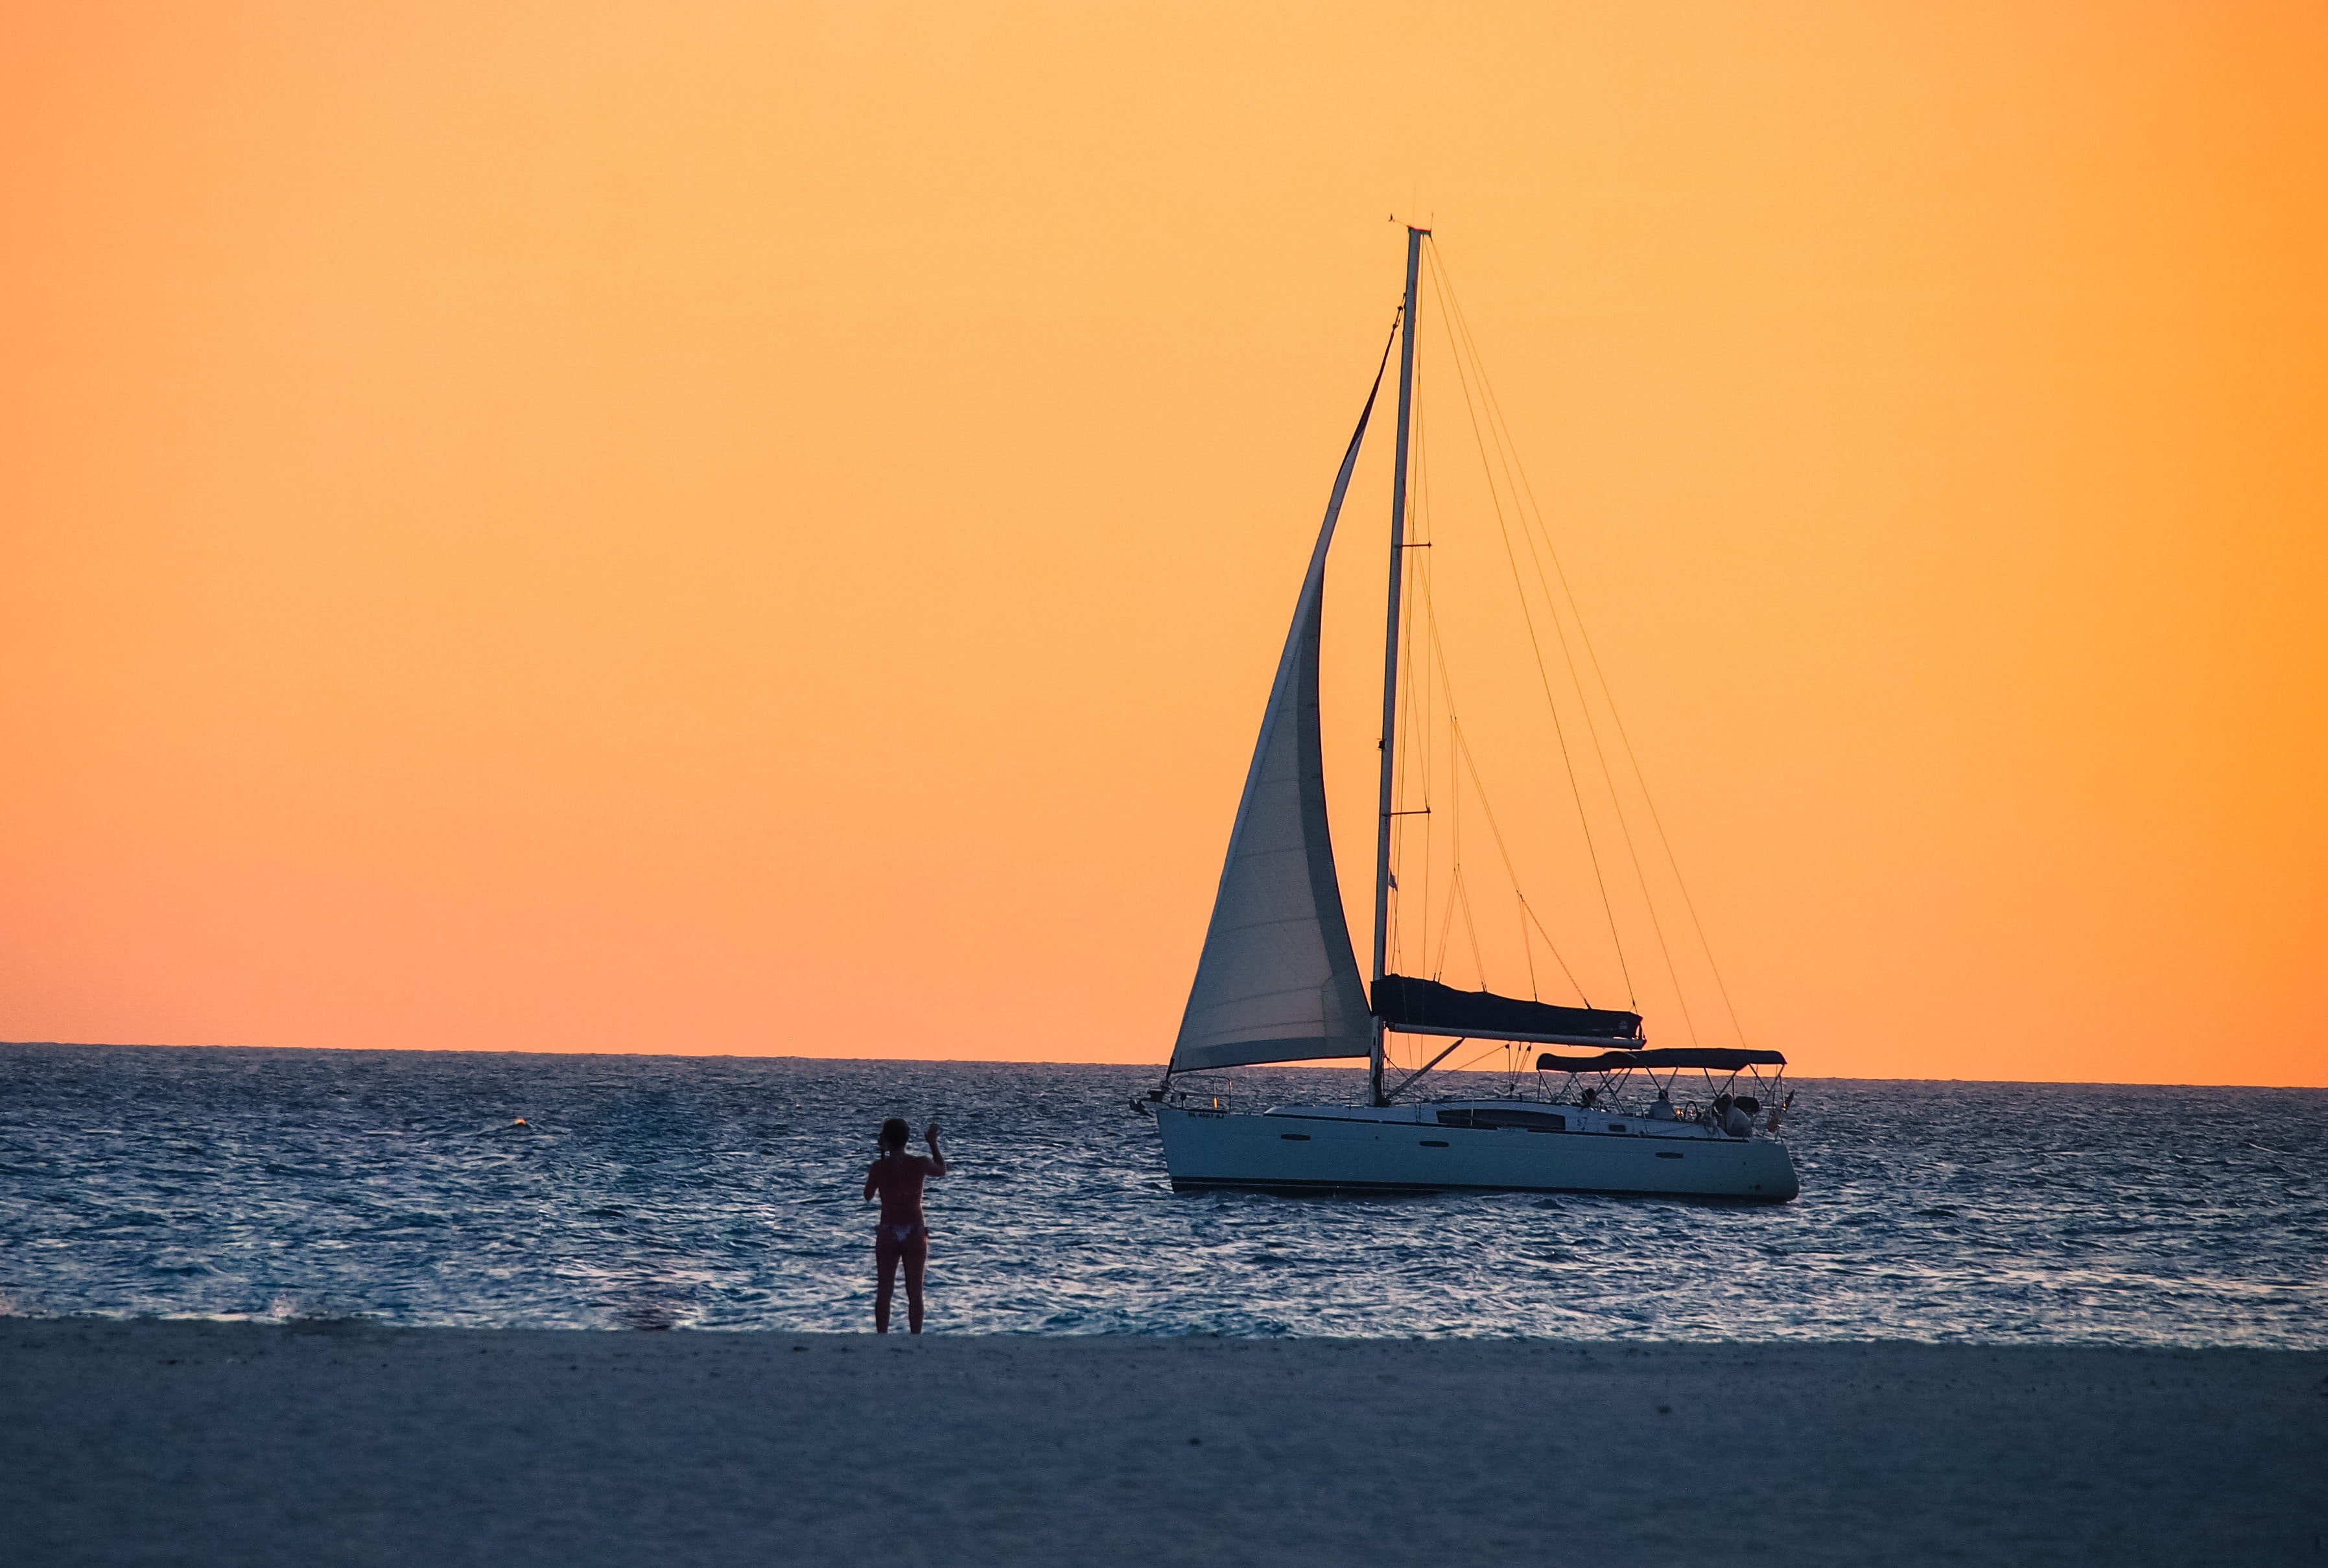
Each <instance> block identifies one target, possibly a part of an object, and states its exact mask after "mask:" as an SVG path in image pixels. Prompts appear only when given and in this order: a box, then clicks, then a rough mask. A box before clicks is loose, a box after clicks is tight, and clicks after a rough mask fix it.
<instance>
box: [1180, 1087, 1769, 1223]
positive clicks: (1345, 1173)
mask: <svg viewBox="0 0 2328 1568" xmlns="http://www.w3.org/2000/svg"><path fill="white" fill-rule="evenodd" d="M1154 1109H1155V1114H1156V1127H1157V1131H1158V1132H1159V1134H1160V1135H1161V1136H1162V1138H1163V1141H1164V1163H1165V1167H1166V1169H1168V1170H1169V1172H1170V1174H1171V1178H1172V1188H1173V1190H1174V1191H1176V1192H1184V1191H1188V1190H1192V1189H1202V1188H1251V1189H1256V1190H1260V1191H1266V1192H1289V1193H1329V1192H1351V1193H1357V1192H1444V1191H1450V1190H1453V1189H1459V1188H1485V1189H1488V1190H1497V1191H1507V1192H1508V1191H1519V1192H1598V1193H1611V1194H1618V1193H1622V1194H1637V1195H1643V1196H1657V1197H1703V1198H1730V1199H1736V1200H1740V1201H1744V1202H1749V1203H1783V1202H1785V1201H1786V1200H1787V1199H1788V1198H1791V1197H1794V1196H1795V1195H1796V1193H1797V1192H1798V1191H1799V1190H1801V1187H1800V1184H1799V1183H1798V1181H1797V1180H1796V1178H1795V1166H1794V1161H1793V1160H1792V1159H1791V1158H1790V1157H1789V1156H1788V1153H1787V1146H1786V1145H1785V1144H1784V1143H1781V1142H1779V1141H1777V1140H1776V1139H1772V1138H1767V1137H1762V1136H1760V1135H1757V1136H1755V1137H1751V1138H1729V1137H1723V1135H1721V1134H1720V1133H1717V1132H1714V1131H1711V1130H1710V1129H1705V1128H1700V1127H1696V1126H1694V1125H1691V1124H1689V1123H1675V1122H1662V1123H1660V1122H1647V1121H1636V1120H1629V1119H1625V1120H1617V1119H1612V1118H1610V1117H1607V1116H1595V1115H1592V1114H1590V1113H1588V1114H1585V1115H1582V1116H1578V1115H1576V1114H1574V1113H1571V1114H1570V1115H1568V1116H1567V1117H1565V1118H1564V1120H1565V1121H1567V1122H1568V1123H1569V1130H1565V1131H1543V1130H1537V1129H1533V1128H1521V1127H1471V1126H1448V1125H1442V1124H1441V1122H1442V1113H1460V1112H1457V1111H1455V1110H1453V1109H1452V1108H1449V1107H1443V1106H1431V1105H1426V1106H1389V1107H1384V1108H1382V1109H1381V1110H1374V1109H1370V1108H1367V1107H1361V1106H1286V1107H1281V1108H1279V1109H1277V1110H1274V1111H1271V1112H1269V1113H1265V1114H1261V1115H1255V1114H1253V1113H1249V1112H1230V1111H1208V1110H1191V1109H1187V1108H1186V1107H1182V1106H1178V1105H1169V1104H1159V1105H1157V1106H1155V1107H1154Z"/></svg>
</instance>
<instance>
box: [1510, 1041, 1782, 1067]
mask: <svg viewBox="0 0 2328 1568" xmlns="http://www.w3.org/2000/svg"><path fill="white" fill-rule="evenodd" d="M1786 1065H1787V1058H1786V1057H1784V1056H1780V1055H1779V1053H1778V1052H1776V1051H1721V1050H1712V1049H1698V1048H1694V1047H1675V1048H1674V1049H1672V1050H1669V1051H1603V1052H1601V1053H1600V1055H1599V1056H1554V1055H1553V1054H1552V1053H1551V1052H1550V1051H1546V1052H1545V1053H1544V1055H1542V1056H1538V1057H1537V1058H1536V1059H1535V1070H1536V1071H1537V1072H1539V1073H1616V1072H1621V1071H1623V1070H1624V1069H1625V1068H1627V1067H1647V1068H1650V1069H1652V1070H1655V1069H1657V1068H1659V1067H1711V1068H1713V1070H1714V1071H1715V1072H1718V1073H1734V1072H1736V1071H1737V1070H1738V1069H1739V1068H1741V1067H1783V1066H1786Z"/></svg>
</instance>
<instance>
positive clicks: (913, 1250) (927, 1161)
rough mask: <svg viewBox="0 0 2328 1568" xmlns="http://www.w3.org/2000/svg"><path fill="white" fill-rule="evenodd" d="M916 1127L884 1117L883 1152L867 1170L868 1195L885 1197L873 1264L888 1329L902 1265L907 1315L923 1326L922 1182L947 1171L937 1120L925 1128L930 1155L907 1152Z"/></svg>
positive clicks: (881, 1330)
mask: <svg viewBox="0 0 2328 1568" xmlns="http://www.w3.org/2000/svg"><path fill="white" fill-rule="evenodd" d="M912 1136H913V1129H912V1128H910V1127H908V1126H906V1119H905V1118H904V1117H902V1116H892V1117H890V1118H889V1119H888V1120H887V1122H882V1123H881V1157H880V1158H879V1159H878V1160H875V1161H874V1162H873V1164H872V1166H871V1167H870V1168H869V1169H868V1170H867V1171H866V1172H865V1201H866V1202H868V1203H870V1202H872V1201H873V1199H874V1198H876V1197H878V1198H879V1199H880V1200H881V1223H880V1224H879V1225H877V1226H875V1227H874V1231H873V1266H874V1268H875V1269H876V1270H878V1277H879V1280H880V1284H879V1286H878V1288H877V1289H876V1290H875V1291H874V1293H873V1331H874V1332H875V1333H876V1334H887V1332H888V1331H889V1297H890V1295H891V1293H892V1292H893V1291H894V1290H895V1289H896V1281H897V1265H898V1263H904V1264H905V1265H906V1323H907V1324H908V1325H909V1326H910V1327H911V1328H912V1329H913V1331H914V1332H915V1333H916V1334H918V1333H920V1332H921V1331H922V1271H923V1270H924V1269H925V1267H927V1266H928V1263H929V1261H930V1227H929V1225H928V1224H927V1223H926V1222H925V1221H924V1219H923V1218H922V1183H923V1181H924V1180H925V1178H929V1177H933V1176H943V1175H944V1174H945V1173H946V1162H945V1155H944V1153H943V1151H942V1150H940V1149H939V1148H938V1124H937V1123H936V1122H931V1123H930V1125H929V1130H928V1131H925V1132H924V1133H923V1134H922V1138H923V1141H925V1142H926V1143H928V1144H929V1146H930V1152H929V1155H928V1157H927V1158H925V1157H923V1156H921V1155H919V1154H908V1153H906V1139H908V1138H910V1137H912Z"/></svg>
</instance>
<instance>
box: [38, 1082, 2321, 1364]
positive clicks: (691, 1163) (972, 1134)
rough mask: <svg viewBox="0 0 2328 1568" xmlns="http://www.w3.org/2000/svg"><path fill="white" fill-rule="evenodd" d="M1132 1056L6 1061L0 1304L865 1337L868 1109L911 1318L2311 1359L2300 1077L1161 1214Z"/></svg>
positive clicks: (1809, 1127) (1814, 1117) (2309, 1199)
mask: <svg viewBox="0 0 2328 1568" xmlns="http://www.w3.org/2000/svg"><path fill="white" fill-rule="evenodd" d="M1152 1082H1153V1076H1152V1074H1150V1073H1149V1072H1147V1071H1145V1070H1139V1069H1127V1068H1112V1067H1089V1066H1009V1065H1000V1064H990V1063H871V1062H818V1061H801V1060H766V1059H745V1058H733V1057H671V1056H624V1057H613V1056H521V1055H506V1056H503V1055H470V1054H459V1055H454V1054H436V1053H419V1052H413V1053H404V1052H340V1051H259V1050H226V1049H139V1048H133V1047H51V1046H12V1047H0V1311H14V1312H19V1313H40V1314H50V1313H71V1312H96V1313H116V1314H157V1315H166V1314H189V1313H191V1314H202V1315H211V1316H221V1317H231V1316H246V1315H247V1316H254V1317H261V1316H278V1317H281V1316H304V1315H316V1314H322V1315H363V1316H367V1317H371V1318H375V1319H380V1320H382V1321H385V1322H391V1323H413V1324H419V1323H452V1324H472V1325H489V1324H501V1325H530V1326H561V1325H575V1326H602V1327H624V1326H628V1327H637V1328H661V1327H671V1326H682V1327H701V1328H756V1327H768V1328H785V1329H854V1328H859V1327H863V1326H866V1325H867V1324H868V1320H869V1316H870V1303H871V1297H872V1286H871V1267H870V1257H871V1250H872V1249H871V1244H870V1243H871V1235H872V1228H873V1226H872V1213H871V1210H870V1209H869V1208H868V1207H867V1206H866V1205H865V1204H863V1203H862V1202H861V1201H860V1200H859V1188H860V1184H861V1181H862V1178H863V1169H864V1164H865V1161H866V1160H868V1158H869V1156H870V1153H871V1143H872V1134H873V1130H874V1128H875V1126H876V1125H877V1124H878V1121H879V1119H880V1118H881V1117H883V1116H885V1115H892V1114H897V1115H906V1116H909V1117H912V1118H914V1119H915V1122H916V1123H917V1124H918V1123H919V1122H920V1121H922V1120H924V1119H926V1118H928V1117H931V1116H935V1117H938V1118H939V1119H941V1120H942V1121H943V1122H944V1124H945V1129H946V1142H947V1153H948V1155H949V1157H950V1158H951V1159H952V1160H953V1161H954V1164H955V1171H954V1174H953V1175H951V1176H949V1177H947V1178H944V1179H943V1180H942V1181H937V1182H934V1183H932V1184H931V1188H930V1196H929V1208H930V1218H931V1224H932V1228H933V1230H934V1234H935V1240H934V1243H933V1247H932V1254H931V1263H930V1300H931V1314H930V1327H931V1328H932V1329H934V1330H938V1331H949V1330H951V1331H958V1332H959V1331H975V1332H1037V1333H1095V1332H1133V1333H1169V1334H1178V1333H1189V1332H1206V1331H1214V1332H1220V1333H1226V1334H1321V1335H1322V1334H1334V1335H1414V1334H1421V1335H1557V1336H1563V1337H1572V1338H1781V1337H1784V1338H1920V1339H1960V1340H1985V1341H2006V1340H2053V1341H2088V1342H2097V1341H2098V1342H2115V1343H2127V1344H2132V1343H2154V1344H2171V1345H2212V1344H2246V1345H2282V1346H2303V1347H2323V1346H2328V1134H2323V1123H2328V1092H2323V1091H2314V1090H2261V1089H2154V1088H2125V1087H2091V1086H2048V1085H2032V1084H1916V1083H1856V1082H1847V1081H1839V1080H1814V1081H1810V1082H1807V1083H1804V1084H1801V1085H1800V1086H1799V1087H1800V1090H1801V1094H1800V1098H1799V1099H1798V1102H1797V1104H1796V1112H1795V1117H1794V1120H1793V1121H1792V1122H1790V1123H1789V1124H1788V1134H1789V1140H1790V1141H1791V1142H1792V1144H1793V1146H1794V1150H1795V1157H1796V1161H1797V1164H1798V1169H1800V1171H1801V1175H1802V1182H1803V1196H1802V1197H1800V1198H1799V1199H1798V1200H1797V1201H1795V1202H1794V1203H1791V1204H1788V1205H1784V1206H1782V1207H1769V1208H1744V1207H1718V1206H1708V1205H1698V1204H1688V1203H1680V1202H1667V1201H1662V1200H1656V1199H1644V1198H1592V1197H1544V1196H1541V1195H1491V1196H1473V1197H1464V1196H1448V1197H1406V1198H1353V1199H1337V1198H1280V1197H1257V1196H1244V1195H1223V1194H1206V1195H1201V1196H1197V1195H1190V1196H1176V1195H1174V1194H1173V1193H1172V1192H1171V1190H1170V1189H1169V1187H1168V1186H1167V1185H1166V1183H1165V1180H1164V1167H1163V1158H1162V1154H1161V1152H1160V1150H1159V1148H1158V1146H1157V1141H1156V1134H1155V1131H1154V1127H1153V1124H1152V1123H1150V1122H1147V1121H1144V1120H1142V1119H1141V1118H1138V1117H1135V1116H1133V1115H1132V1114H1131V1113H1130V1112H1129V1111H1128V1109H1127V1108H1126V1101H1127V1100H1128V1099H1129V1097H1130V1096H1131V1094H1132V1093H1133V1092H1135V1091H1136V1090H1140V1089H1143V1088H1146V1087H1147V1086H1149V1084H1151V1083H1152ZM1359 1086H1360V1078H1359V1076H1358V1075H1355V1074H1346V1073H1340V1072H1280V1073H1269V1072H1255V1073H1252V1074H1249V1075H1245V1077H1244V1090H1245V1092H1246V1093H1247V1094H1248V1096H1249V1097H1250V1098H1251V1099H1252V1100H1253V1101H1254V1102H1256V1103H1266V1102H1269V1101H1272V1100H1276V1099H1292V1098H1300V1099H1319V1098H1338V1097H1341V1096H1342V1095H1344V1094H1349V1093H1351V1092H1352V1091H1353V1090H1354V1089H1356V1088H1357V1087H1359ZM519 1117H523V1118H524V1119H525V1122H526V1125H524V1126H515V1125H512V1123H513V1122H514V1121H515V1119H516V1118H519Z"/></svg>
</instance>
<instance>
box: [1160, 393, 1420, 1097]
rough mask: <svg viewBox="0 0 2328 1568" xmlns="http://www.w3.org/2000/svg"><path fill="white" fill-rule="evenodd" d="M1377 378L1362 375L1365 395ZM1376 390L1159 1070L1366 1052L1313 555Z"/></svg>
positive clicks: (1284, 658) (1299, 613)
mask: <svg viewBox="0 0 2328 1568" xmlns="http://www.w3.org/2000/svg"><path fill="white" fill-rule="evenodd" d="M1381 387H1382V372H1381V371H1375V391H1379V390H1381ZM1374 407H1375V393H1374V392H1368V393H1367V394H1366V409H1365V411H1364V412H1363V413H1361V414H1360V415H1359V416H1358V427H1357V429H1356V431H1354V432H1352V434H1351V436H1350V448H1349V451H1348V452H1347V453H1346V454H1345V455H1343V458H1342V468H1341V472H1340V473H1339V474H1338V475H1336V477H1335V480H1334V493H1333V498H1332V499H1331V500H1330V501H1328V502H1327V503H1326V521H1325V523H1324V525H1323V526H1322V527H1320V528H1319V530H1318V547H1317V549H1314V550H1312V551H1311V552H1310V556H1309V575H1308V576H1307V577H1304V578H1303V579H1302V582H1301V597H1300V600H1299V601H1298V602H1297V603H1296V604H1295V606H1294V607H1293V625H1292V629H1291V630H1290V631H1289V632H1287V633H1286V635H1285V652H1284V653H1283V654H1282V655H1281V657H1280V658H1279V659H1278V662H1277V680H1276V681H1275V683H1274V684H1272V686H1271V687H1270V690H1269V707H1268V709H1266V711H1264V712H1263V715H1262V720H1261V738H1260V740H1259V741H1257V742H1256V743H1255V744H1254V746H1253V766H1252V769H1251V770H1250V771H1249V772H1248V773H1247V774H1246V775H1245V781H1244V798H1243V799H1242V800H1240V801H1239V802H1238V803H1237V814H1236V825H1235V826H1234V828H1232V829H1231V830H1230V831H1229V852H1228V859H1227V861H1226V863H1225V864H1224V865H1223V866H1222V868H1221V887H1220V891H1219V893H1218V894H1217V895H1216V896H1215V897H1214V899H1213V919H1212V924H1211V925H1209V926H1207V927H1206V931H1205V951H1204V953H1203V956H1202V957H1200V958H1199V959H1198V960H1197V978H1196V981H1195V983H1194V984H1192V985H1191V986H1190V987H1189V988H1188V1008H1187V1012H1186V1013H1184V1014H1183V1015H1182V1016H1181V1019H1180V1037H1179V1038H1178V1040H1177V1041H1176V1042H1174V1044H1173V1047H1172V1063H1171V1067H1170V1071H1172V1072H1175V1073H1185V1072H1188V1071H1191V1070H1193V1069H1197V1068H1203V1067H1234V1066H1248V1065H1250V1064H1253V1063H1255V1062H1299V1061H1309V1060H1312V1059H1316V1058H1319V1057H1327V1056H1366V1055H1367V1054H1368V1052H1369V1051H1370V1050H1371V1049H1372V1048H1373V1044H1374V1024H1373V1019H1372V1018H1371V1017H1370V1016H1369V1014H1368V1013H1367V1011H1366V989H1365V987H1364V986H1363V985H1361V984H1360V983H1359V981H1358V960H1357V953H1356V951H1355V950H1354V949H1353V948H1352V947H1351V945H1350V928H1349V923H1348V921H1347V919H1345V918H1344V916H1343V914H1342V889H1341V884H1340V883H1339V882H1338V880H1337V879H1336V878H1335V875H1334V845H1333V841H1332V840H1331V838H1330V837H1329V836H1328V832H1327V829H1326V771H1325V760H1324V755H1323V746H1322V745H1321V743H1320V741H1319V729H1318V634H1319V611H1320V601H1321V600H1322V599H1323V597H1324V596H1325V591H1326V551H1327V548H1328V546H1329V545H1331V544H1332V543H1333V542H1334V523H1335V521H1336V520H1337V519H1338V518H1339V517H1340V516H1341V513H1342V496H1343V494H1344V493H1346V492H1347V490H1348V489H1349V486H1350V473H1351V470H1352V469H1354V468H1355V467H1356V465H1357V461H1358V447H1359V445H1360V443H1362V442H1363V441H1364V440H1365V439H1366V420H1367V418H1369V417H1371V416H1372V415H1373V413H1374Z"/></svg>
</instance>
